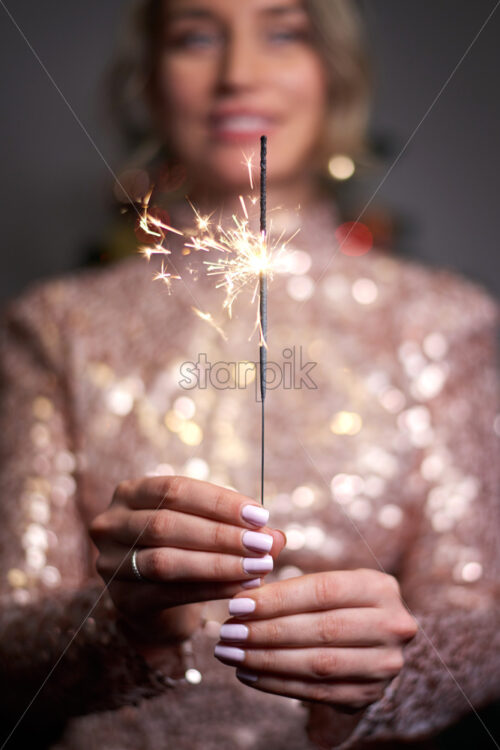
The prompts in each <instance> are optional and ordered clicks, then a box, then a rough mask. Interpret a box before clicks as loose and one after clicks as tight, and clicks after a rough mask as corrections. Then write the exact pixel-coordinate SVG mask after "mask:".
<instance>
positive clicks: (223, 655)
mask: <svg viewBox="0 0 500 750" xmlns="http://www.w3.org/2000/svg"><path fill="white" fill-rule="evenodd" d="M214 656H216V657H217V658H218V659H227V660H228V661H243V659H244V658H245V652H244V651H243V649H242V648H236V647H235V646H223V645H222V644H220V643H218V644H217V645H216V647H215V648H214Z"/></svg>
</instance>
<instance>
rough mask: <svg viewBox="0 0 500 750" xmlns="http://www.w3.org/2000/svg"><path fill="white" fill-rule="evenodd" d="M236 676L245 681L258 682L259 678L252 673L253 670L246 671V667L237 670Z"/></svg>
mask: <svg viewBox="0 0 500 750" xmlns="http://www.w3.org/2000/svg"><path fill="white" fill-rule="evenodd" d="M236 677H237V678H238V679H239V680H243V682H256V681H257V680H258V679H259V678H258V675H256V674H252V672H246V671H245V670H244V669H239V668H238V669H237V670H236Z"/></svg>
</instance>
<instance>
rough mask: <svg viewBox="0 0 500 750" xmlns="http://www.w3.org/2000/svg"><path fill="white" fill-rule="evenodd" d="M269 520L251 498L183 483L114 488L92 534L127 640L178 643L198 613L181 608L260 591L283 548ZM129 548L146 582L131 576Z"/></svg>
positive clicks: (169, 480)
mask: <svg viewBox="0 0 500 750" xmlns="http://www.w3.org/2000/svg"><path fill="white" fill-rule="evenodd" d="M268 516H269V512H268V511H267V510H266V509H265V508H262V507H261V506H260V505H259V504H258V503H256V502H255V500H252V499H251V498H248V497H245V496H244V495H240V494H239V493H237V492H234V491H233V490H229V489H226V488H224V487H218V486H216V485H214V484H210V483H208V482H200V481H198V480H195V479H190V478H188V477H181V476H173V477H150V478H145V479H140V480H136V481H135V480H134V481H127V482H122V483H121V484H119V485H118V487H117V488H116V490H115V493H114V495H113V499H112V501H111V504H110V506H109V508H107V510H105V511H104V512H103V513H100V514H99V515H98V516H96V517H95V518H94V519H93V521H92V523H91V525H90V528H89V533H90V536H91V538H92V540H93V541H94V543H95V544H96V546H97V547H98V549H99V556H98V558H97V560H96V568H97V571H98V572H99V574H100V575H101V576H102V577H103V578H104V580H105V581H106V583H107V585H108V589H109V593H110V595H111V597H112V599H113V601H114V603H115V605H116V608H117V609H118V611H119V613H120V614H121V615H122V617H123V618H124V620H125V623H124V630H125V632H127V635H129V636H134V637H135V638H136V639H137V640H138V641H140V642H143V643H144V644H151V645H152V646H155V645H166V644H168V643H171V642H172V641H179V640H182V639H184V638H186V637H188V636H189V635H191V633H192V632H193V631H194V630H195V628H196V627H197V625H198V623H199V615H200V607H196V606H194V607H193V606H187V607H186V606H181V605H193V604H196V603H198V602H204V601H207V600H211V599H225V598H229V597H231V596H234V594H236V593H237V592H238V591H241V590H242V587H243V588H246V587H248V588H250V587H253V586H258V585H259V584H260V578H259V577H260V576H265V575H266V574H267V573H269V571H270V570H272V568H273V561H274V559H275V558H276V557H277V556H278V554H279V553H280V552H281V550H282V549H283V546H284V544H285V536H284V534H282V533H281V532H279V531H275V530H273V529H270V528H268V527H266V526H265V524H266V521H267V519H268ZM134 547H136V548H138V550H139V551H138V552H137V555H136V562H137V566H138V568H139V571H140V573H141V575H142V576H143V577H144V579H145V580H141V581H139V580H138V579H137V577H136V576H135V574H134V571H133V569H132V565H131V555H132V552H133V549H134ZM256 577H257V578H256ZM172 608H177V609H174V610H173V609H172Z"/></svg>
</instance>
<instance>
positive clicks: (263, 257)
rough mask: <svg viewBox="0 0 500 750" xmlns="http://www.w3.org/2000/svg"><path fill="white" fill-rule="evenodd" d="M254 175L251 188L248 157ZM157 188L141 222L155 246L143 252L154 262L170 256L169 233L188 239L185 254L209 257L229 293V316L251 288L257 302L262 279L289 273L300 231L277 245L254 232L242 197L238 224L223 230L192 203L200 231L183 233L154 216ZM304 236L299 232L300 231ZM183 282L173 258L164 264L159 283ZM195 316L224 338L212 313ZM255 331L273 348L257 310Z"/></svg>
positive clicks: (209, 266) (218, 283) (210, 269)
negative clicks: (290, 253)
mask: <svg viewBox="0 0 500 750" xmlns="http://www.w3.org/2000/svg"><path fill="white" fill-rule="evenodd" d="M244 163H245V164H246V165H247V167H248V170H249V177H250V184H251V186H252V188H253V182H252V157H245V162H244ZM152 192H153V189H151V190H150V191H149V193H148V194H147V196H146V197H145V199H144V202H143V212H142V214H141V217H140V222H139V226H140V228H141V229H142V230H143V231H144V232H145V233H146V235H148V236H150V237H151V238H152V242H151V245H147V244H143V245H141V246H140V247H139V252H140V253H141V254H142V255H143V256H144V257H145V258H147V260H150V259H151V257H152V256H153V255H162V256H168V255H170V254H171V253H172V251H171V250H170V249H169V248H168V247H166V244H165V241H166V238H167V235H168V233H169V232H173V233H174V234H176V235H180V236H181V237H184V240H185V241H184V245H183V248H182V254H183V255H189V254H190V253H191V252H193V251H194V252H203V253H207V254H208V255H209V257H208V259H207V260H204V261H203V264H204V266H205V267H206V275H207V276H213V277H214V278H215V288H217V289H223V290H224V291H225V297H224V301H223V308H224V309H226V310H227V312H228V315H229V317H231V316H232V310H233V305H234V303H235V300H236V299H237V297H238V295H239V294H240V293H241V292H242V291H243V290H244V289H246V288H250V289H252V295H251V301H252V304H253V303H254V302H255V299H256V297H257V293H258V289H259V279H260V276H261V274H265V275H266V278H268V279H269V280H272V277H273V272H274V271H276V270H277V267H278V266H279V267H280V269H282V268H283V261H284V260H285V264H284V265H285V266H286V257H287V245H288V244H289V242H290V241H291V240H292V239H293V238H294V237H295V235H296V234H297V232H295V233H294V234H293V235H292V236H291V237H289V239H288V240H287V241H286V242H284V241H283V234H284V232H282V234H281V235H280V237H278V238H277V239H276V240H270V239H269V237H270V236H271V235H272V233H271V232H269V233H268V234H267V233H263V232H253V231H252V230H251V229H250V220H249V213H248V210H247V203H246V201H245V198H244V197H243V196H242V195H240V196H239V203H240V205H241V210H242V215H237V214H236V213H234V214H233V215H232V223H230V224H229V226H228V227H223V226H222V225H221V224H220V223H216V222H215V221H213V214H214V213H215V212H212V213H211V214H208V215H203V214H202V213H200V211H199V210H198V209H197V208H196V207H195V206H194V205H193V204H192V203H191V201H190V200H189V199H187V200H188V202H189V204H190V206H191V208H192V210H193V214H194V228H193V229H192V230H190V232H181V231H179V230H177V229H175V228H174V227H171V226H169V225H168V224H166V223H165V222H163V221H161V220H160V219H159V218H157V217H155V216H153V215H151V213H150V211H149V203H150V200H151V195H152ZM257 200H258V198H256V197H254V196H249V201H250V202H251V204H252V205H255V203H256V202H257ZM297 231H298V230H297ZM179 278H181V277H180V276H178V275H177V274H174V273H170V271H169V266H168V259H167V258H166V257H165V261H163V260H162V264H161V269H160V271H159V272H157V273H156V274H155V276H154V279H155V280H160V281H163V282H164V283H165V285H166V286H167V288H168V289H169V291H170V289H171V282H172V279H179ZM193 309H194V311H195V313H196V314H197V315H198V316H199V317H200V318H201V319H202V320H206V321H207V322H208V323H209V324H210V325H212V327H213V328H215V330H217V331H218V332H219V333H220V334H221V335H223V336H224V334H223V333H222V329H220V327H219V326H218V325H217V324H216V323H215V322H214V320H213V318H212V316H211V315H210V314H209V313H202V312H201V311H199V310H197V309H196V308H193ZM255 328H258V329H259V332H260V342H261V345H264V346H267V344H266V342H265V341H264V337H263V335H262V327H261V324H260V319H259V311H258V310H257V318H256V323H255V327H254V330H255Z"/></svg>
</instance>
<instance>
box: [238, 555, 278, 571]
mask: <svg viewBox="0 0 500 750" xmlns="http://www.w3.org/2000/svg"><path fill="white" fill-rule="evenodd" d="M273 566H274V561H273V558H272V557H271V555H264V557H244V558H243V570H244V571H245V573H269V571H270V570H272V569H273Z"/></svg>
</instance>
